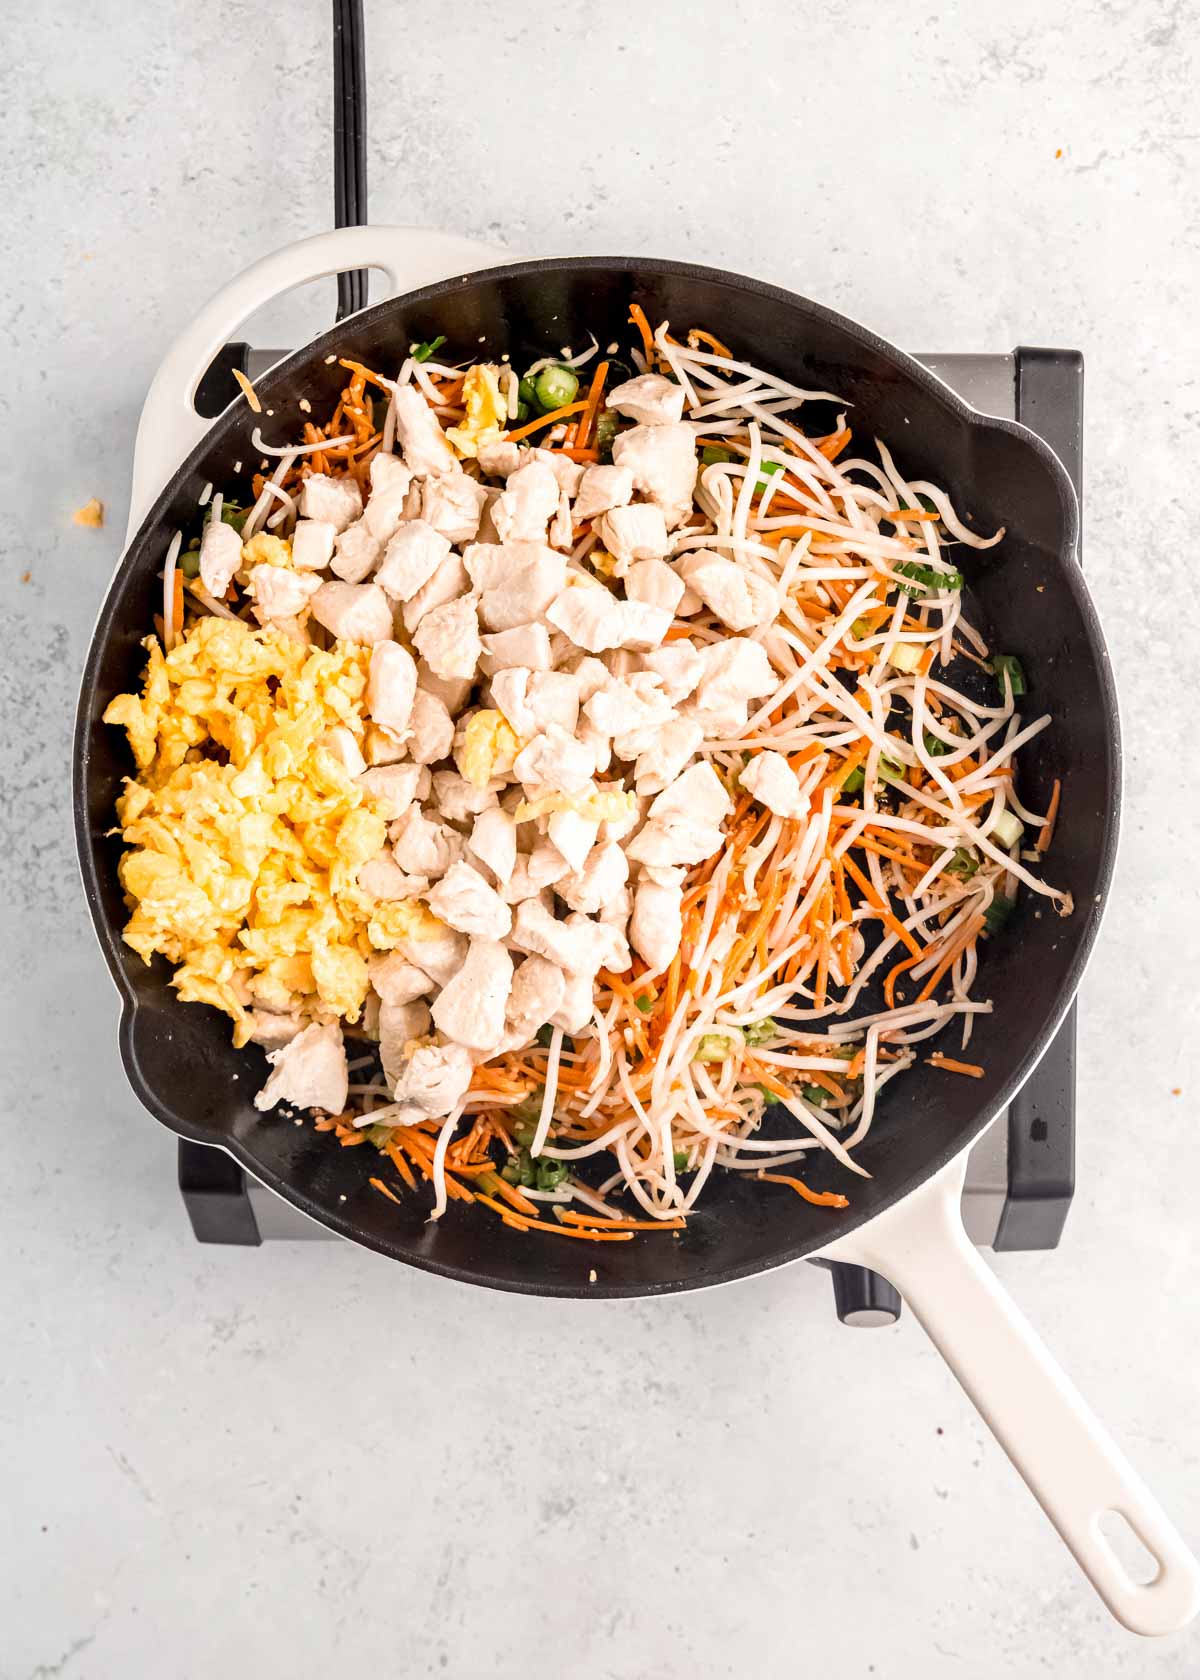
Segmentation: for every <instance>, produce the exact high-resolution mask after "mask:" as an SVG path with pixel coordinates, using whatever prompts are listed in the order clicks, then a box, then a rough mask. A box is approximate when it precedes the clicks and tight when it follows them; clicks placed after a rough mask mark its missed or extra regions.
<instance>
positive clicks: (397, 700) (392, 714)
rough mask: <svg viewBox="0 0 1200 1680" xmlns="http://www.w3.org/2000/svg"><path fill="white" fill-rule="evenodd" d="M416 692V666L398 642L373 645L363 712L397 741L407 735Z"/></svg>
mask: <svg viewBox="0 0 1200 1680" xmlns="http://www.w3.org/2000/svg"><path fill="white" fill-rule="evenodd" d="M416 691H417V667H416V664H415V662H414V660H413V656H412V654H411V653H409V652H408V650H407V649H406V648H402V647H401V646H400V644H399V642H376V643H375V646H374V647H373V648H372V649H371V665H370V672H369V675H368V677H367V711H368V713H369V714H370V716H371V717H372V718H373V719H374V721H375V722H376V723H378V724H381V725H382V726H383V728H384V729H390V730H391V732H392V734H393V735H395V736H396V737H397V738H398V739H399V740H404V738H405V737H406V736H407V735H408V733H409V720H410V719H411V717H412V709H413V696H414V695H415V694H416Z"/></svg>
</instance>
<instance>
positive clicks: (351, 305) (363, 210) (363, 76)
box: [333, 0, 367, 321]
mask: <svg viewBox="0 0 1200 1680" xmlns="http://www.w3.org/2000/svg"><path fill="white" fill-rule="evenodd" d="M364 43H365V32H364V27H363V9H362V0H333V220H334V226H335V227H362V226H363V225H364V224H365V223H366V220H367V65H366V53H365V46H364ZM337 286H338V308H337V318H338V320H339V321H341V320H344V319H345V317H346V316H347V315H353V314H354V313H355V311H356V310H359V309H365V308H366V306H367V270H366V269H365V268H356V269H352V270H351V271H350V272H349V273H346V274H339V275H338V282H337Z"/></svg>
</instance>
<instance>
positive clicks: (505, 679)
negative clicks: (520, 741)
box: [491, 668, 537, 739]
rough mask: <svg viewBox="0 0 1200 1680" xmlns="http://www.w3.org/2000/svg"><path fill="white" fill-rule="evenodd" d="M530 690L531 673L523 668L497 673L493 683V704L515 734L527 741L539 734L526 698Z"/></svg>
mask: <svg viewBox="0 0 1200 1680" xmlns="http://www.w3.org/2000/svg"><path fill="white" fill-rule="evenodd" d="M528 689H529V672H528V671H526V670H524V669H521V668H518V669H516V670H511V671H497V672H496V674H495V676H494V677H493V678H492V681H491V696H492V704H493V705H494V706H495V707H496V709H497V711H499V712H502V713H503V714H504V717H505V720H506V721H507V723H508V724H509V726H510V728H511V729H512V730H513V732H514V734H516V735H520V736H523V737H525V738H526V739H528V738H529V736H531V735H535V734H536V733H537V720H536V719H535V718H534V715H533V713H532V712H531V711H530V709H529V704H528V700H527V698H526V696H527V693H528Z"/></svg>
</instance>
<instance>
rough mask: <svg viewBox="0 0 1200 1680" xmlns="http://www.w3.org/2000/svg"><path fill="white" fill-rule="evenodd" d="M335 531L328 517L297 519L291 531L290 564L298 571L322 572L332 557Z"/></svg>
mask: <svg viewBox="0 0 1200 1680" xmlns="http://www.w3.org/2000/svg"><path fill="white" fill-rule="evenodd" d="M336 536H337V531H336V529H335V528H334V526H333V525H331V524H330V522H329V520H328V519H299V520H297V521H296V529H295V530H294V531H293V532H292V565H293V566H295V568H296V570H297V571H298V572H323V571H324V570H325V568H326V566H328V564H329V562H330V561H331V560H332V559H333V539H334V538H335V537H336Z"/></svg>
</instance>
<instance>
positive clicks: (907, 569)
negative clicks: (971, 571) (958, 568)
mask: <svg viewBox="0 0 1200 1680" xmlns="http://www.w3.org/2000/svg"><path fill="white" fill-rule="evenodd" d="M894 570H895V571H897V572H900V573H901V574H902V576H904V577H906V578H911V579H912V582H911V583H901V584H897V586H896V587H897V588H898V589H902V590H903V591H904V593H905V594H906V595H912V596H920V595H924V594H925V592H926V591H927V590H930V589H961V588H962V586H963V575H962V573H961V572H939V571H938V569H937V567H936V566H923V565H922V564H921V562H920V561H919V560H902V561H901V562H900V564H899V565H898V566H896V567H895V568H894Z"/></svg>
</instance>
